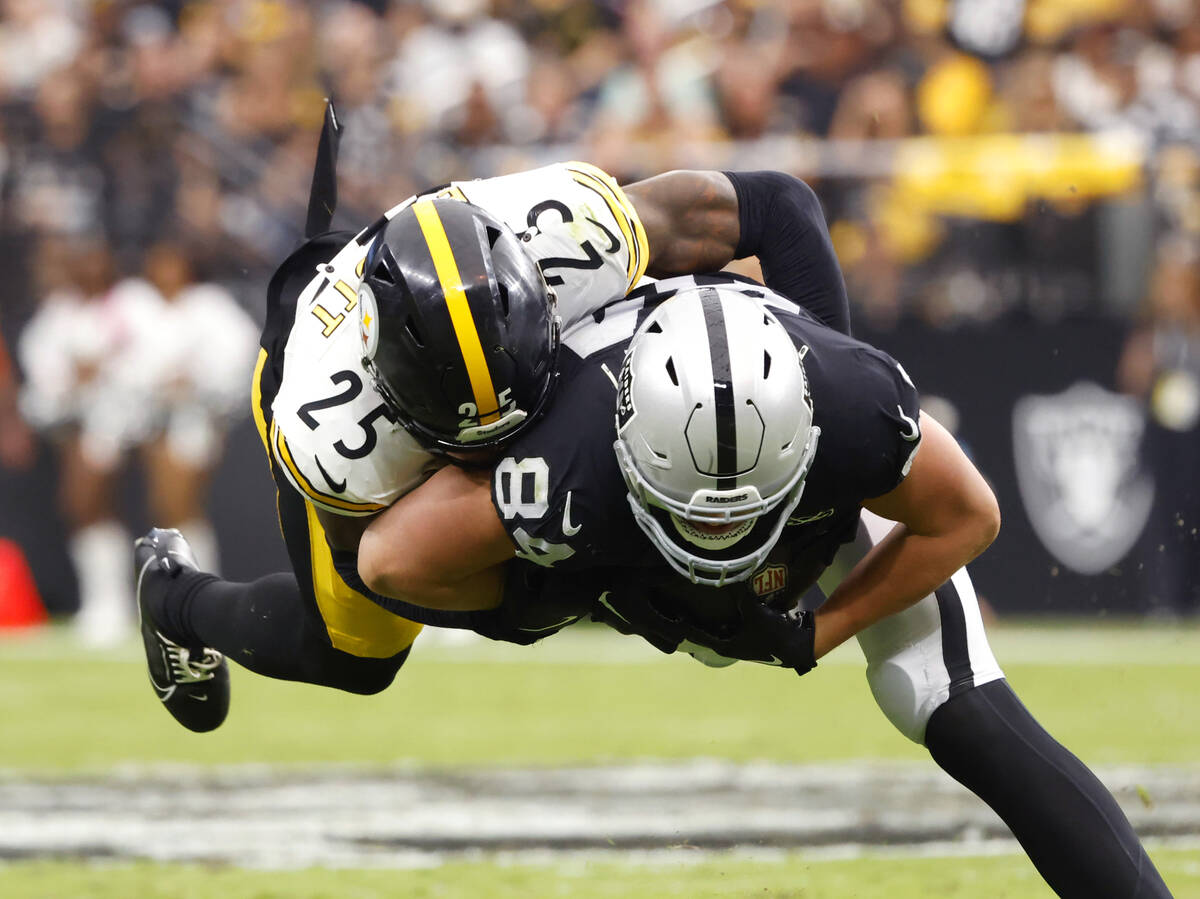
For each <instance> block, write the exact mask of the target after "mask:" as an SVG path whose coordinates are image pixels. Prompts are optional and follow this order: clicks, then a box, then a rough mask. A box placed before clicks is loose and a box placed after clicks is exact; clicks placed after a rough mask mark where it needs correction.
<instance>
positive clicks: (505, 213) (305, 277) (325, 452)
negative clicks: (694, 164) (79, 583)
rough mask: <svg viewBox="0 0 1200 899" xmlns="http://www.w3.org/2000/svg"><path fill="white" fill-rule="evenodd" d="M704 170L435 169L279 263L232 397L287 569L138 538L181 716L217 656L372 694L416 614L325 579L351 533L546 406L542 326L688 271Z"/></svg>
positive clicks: (143, 595)
mask: <svg viewBox="0 0 1200 899" xmlns="http://www.w3.org/2000/svg"><path fill="white" fill-rule="evenodd" d="M664 179H665V181H664ZM714 179H718V180H723V178H722V176H721V175H720V173H715V172H706V173H703V172H702V173H675V174H674V175H667V176H660V177H659V178H658V179H651V180H650V181H647V182H641V183H640V184H638V185H632V186H631V187H629V188H627V189H626V190H622V189H621V188H620V187H618V185H617V184H616V182H615V181H614V180H613V179H612V178H611V177H610V176H608V175H607V174H606V173H604V172H602V171H601V170H599V169H597V168H595V167H594V166H591V165H589V164H586V163H579V162H568V163H562V164H557V165H551V166H547V167H544V168H540V169H536V170H533V171H529V172H523V173H519V174H515V175H508V176H503V177H499V178H493V179H486V180H481V181H470V182H461V183H453V184H450V185H447V186H445V187H442V188H438V189H433V190H431V191H429V192H427V193H425V194H422V195H420V196H418V197H414V198H411V199H409V200H406V201H405V202H403V203H400V204H399V205H397V206H395V207H393V208H392V209H391V210H389V211H388V212H387V213H386V214H385V215H384V216H382V217H381V218H380V219H379V220H377V221H376V222H374V223H372V224H371V225H370V226H368V227H367V228H364V229H363V230H361V231H360V232H358V233H357V234H355V233H350V232H324V233H320V234H317V235H316V236H314V237H312V238H311V239H310V240H309V241H308V242H307V243H305V244H304V245H303V246H301V247H300V248H299V249H298V250H296V251H295V252H294V253H293V254H292V255H291V256H290V257H289V258H288V259H287V260H285V262H284V263H283V264H282V265H281V266H280V268H279V269H278V270H277V272H276V273H275V275H274V276H273V278H272V280H271V283H270V285H269V286H268V291H267V294H268V297H267V302H268V311H267V319H266V323H265V326H264V330H263V335H262V352H261V353H260V356H259V362H258V367H257V370H256V373H255V376H254V381H253V396H252V404H253V411H254V415H255V419H256V422H257V425H258V429H259V432H260V435H261V437H262V440H263V443H264V447H265V448H266V450H267V454H268V458H269V459H270V463H271V468H272V472H273V475H274V477H275V480H276V483H277V485H278V487H279V496H278V509H279V517H280V523H281V528H282V531H283V534H284V537H285V541H286V543H287V548H288V552H289V557H290V559H291V562H292V567H293V571H292V573H290V574H280V575H272V576H269V577H267V578H264V579H261V580H260V581H257V582H255V583H253V584H248V585H247V584H231V583H227V582H224V581H220V580H218V579H216V578H214V577H212V576H211V575H206V574H200V573H195V574H192V573H191V570H192V569H194V568H195V567H196V565H195V560H194V559H193V558H192V557H191V555H190V553H189V551H188V547H187V544H186V542H185V541H184V540H183V539H182V538H181V537H180V536H179V535H177V534H175V533H173V532H167V531H155V532H152V533H151V534H150V535H148V536H147V537H146V538H143V539H142V540H141V541H139V542H138V546H137V548H136V549H135V566H136V570H137V574H138V584H137V592H138V601H139V609H140V612H141V616H142V617H141V621H142V634H143V639H144V643H145V648H146V653H147V661H148V664H149V667H150V675H151V681H152V683H153V685H154V687H155V690H156V692H157V694H158V695H159V697H160V698H161V699H162V700H163V702H164V704H165V705H166V706H167V708H168V710H169V711H170V712H171V713H172V715H174V716H175V717H176V719H177V720H179V721H180V722H181V723H182V724H184V725H185V726H186V727H188V728H190V729H192V730H196V731H204V730H211V729H212V728H215V727H217V726H219V725H220V723H221V721H223V720H224V718H225V715H226V712H227V708H228V700H229V687H228V669H227V666H226V663H225V658H224V656H225V655H230V656H231V657H233V658H235V659H236V660H237V661H239V662H241V663H242V664H243V665H244V666H245V667H248V668H250V669H251V670H253V671H256V672H258V673H261V674H265V675H268V676H273V677H279V678H284V679H289V680H300V681H306V682H310V683H316V684H322V685H327V686H333V687H336V688H340V689H344V690H348V691H352V692H357V693H374V692H378V691H379V690H382V689H384V688H386V687H387V686H388V685H389V684H390V683H391V681H392V680H393V678H394V677H395V675H396V672H397V671H398V670H399V668H400V666H401V665H402V664H403V663H404V661H405V659H406V658H407V655H408V652H409V648H410V647H411V645H412V642H413V640H414V639H415V638H416V636H417V634H418V633H419V631H420V629H421V625H420V624H416V623H414V622H412V621H410V620H408V619H406V618H404V617H401V616H398V615H396V614H394V613H392V612H390V611H388V610H386V609H384V608H382V607H381V606H380V605H378V604H377V603H376V602H375V601H374V600H373V599H372V598H370V597H369V596H368V595H365V594H364V592H363V591H362V590H361V589H356V587H355V586H351V585H350V584H348V583H347V577H349V580H350V581H351V583H355V584H356V585H357V584H358V583H361V582H358V581H357V551H358V547H359V540H360V536H361V534H362V532H363V530H364V529H365V528H366V527H367V526H368V525H369V523H370V521H371V520H372V519H373V517H374V516H376V515H377V514H378V513H379V512H381V511H382V510H384V509H386V508H387V507H388V505H389V504H390V503H392V502H393V501H394V500H395V499H396V498H397V497H400V496H402V495H403V494H404V493H406V492H407V491H409V490H411V489H412V488H414V487H415V486H417V485H419V484H420V483H421V482H422V481H423V480H425V479H426V478H427V477H429V476H430V475H431V474H432V473H433V472H435V471H436V470H437V469H438V468H439V467H441V466H442V465H444V464H445V463H446V461H447V460H448V459H449V458H450V457H451V456H455V457H457V458H458V459H460V460H462V459H466V460H468V461H469V460H470V459H471V458H478V457H479V456H480V455H481V454H483V455H484V457H485V458H486V454H487V453H488V452H489V451H490V449H491V448H493V447H495V446H497V445H499V444H502V443H503V442H505V441H508V440H511V439H513V438H514V437H515V436H516V435H518V434H520V433H521V432H522V431H523V430H524V429H525V428H527V427H528V426H529V425H530V424H531V423H533V422H534V421H535V420H536V418H537V416H538V414H539V412H540V411H541V410H542V409H543V408H544V407H545V406H546V405H547V404H548V403H550V402H552V400H553V389H554V384H555V380H556V377H557V371H556V366H555V357H556V354H557V349H558V339H559V333H560V330H561V328H563V327H564V326H570V325H572V324H575V323H577V322H579V321H581V320H584V319H586V318H587V317H588V316H589V315H592V314H597V315H598V314H599V311H598V310H600V309H601V308H602V307H603V306H604V304H605V303H607V302H609V301H610V300H612V299H614V298H619V297H621V296H623V295H624V294H625V293H626V292H627V291H629V289H630V288H632V287H633V286H634V285H635V284H636V283H637V282H638V281H639V279H641V277H642V276H643V274H645V273H649V274H651V275H655V276H663V275H670V274H675V273H677V272H679V271H687V270H690V267H691V266H692V265H693V264H695V261H696V260H697V259H699V258H702V256H701V252H702V251H703V250H704V249H705V248H706V247H707V246H708V244H709V243H710V242H711V241H712V233H711V228H710V227H709V224H710V223H709V221H708V219H707V210H706V202H707V200H706V198H707V197H708V195H709V194H710V193H711V190H712V187H713V185H714V183H715V181H714ZM315 183H316V179H314V184H315ZM311 208H312V207H311V206H310V212H311ZM310 219H311V216H310ZM733 227H735V228H736V222H734V223H733ZM822 228H823V225H822ZM310 230H311V228H310ZM822 233H823V232H822ZM729 239H730V236H729V235H725V242H728V241H729ZM732 239H733V240H734V242H735V243H736V235H733V237H732ZM831 255H832V254H830V256H831ZM176 563H179V564H176ZM182 569H187V570H188V576H186V577H182V576H180V575H181V574H183V571H182ZM164 574H167V575H170V577H163V575H164ZM462 586H464V587H466V585H462ZM457 589H458V588H457V587H456V588H455V590H457ZM450 592H455V591H450ZM466 593H467V594H469V593H471V590H470V589H469V588H468V589H466ZM447 601H448V602H449V603H451V604H452V603H453V601H452V599H449V598H448V599H447ZM196 614H199V615H200V617H201V618H204V619H205V620H204V621H203V622H198V621H196V620H195V615H196ZM433 623H437V622H433ZM199 697H203V701H202V702H198V701H192V699H193V698H199Z"/></svg>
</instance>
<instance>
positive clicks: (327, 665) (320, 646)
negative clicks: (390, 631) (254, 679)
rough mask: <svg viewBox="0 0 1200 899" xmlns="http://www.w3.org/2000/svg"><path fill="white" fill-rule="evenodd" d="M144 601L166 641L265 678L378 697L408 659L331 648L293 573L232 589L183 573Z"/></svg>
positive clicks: (399, 655) (213, 579) (208, 578)
mask: <svg viewBox="0 0 1200 899" xmlns="http://www.w3.org/2000/svg"><path fill="white" fill-rule="evenodd" d="M152 587H159V585H156V584H148V585H147V588H152ZM147 599H148V606H149V611H150V616H151V618H152V620H154V621H155V622H156V623H157V624H158V625H159V627H160V628H161V629H162V631H163V633H164V634H165V635H166V636H168V637H170V638H171V639H173V640H175V641H176V642H178V643H181V644H183V645H184V646H210V647H212V648H213V649H216V650H218V651H219V652H222V653H224V654H225V656H226V657H227V658H229V659H231V660H233V661H235V662H237V663H238V664H239V665H241V666H243V667H244V668H248V669H250V670H251V671H254V672H255V673H257V674H262V675H265V676H267V677H274V678H279V679H281V680H291V681H301V682H303V683H309V684H318V685H321V686H326V687H335V688H337V689H339V690H346V691H348V692H351V693H378V692H379V691H380V690H383V689H385V688H386V687H387V686H388V685H389V684H391V682H392V680H393V679H394V678H395V676H396V672H397V671H399V670H400V666H401V665H403V664H404V660H405V659H406V658H407V657H408V650H407V649H405V650H403V651H402V652H400V653H397V654H396V655H394V656H391V657H390V658H386V659H371V658H362V657H359V656H353V655H350V654H349V653H346V652H342V651H341V650H339V649H335V648H334V647H333V646H331V645H330V643H329V637H328V634H327V633H326V631H325V626H324V622H322V621H321V620H320V618H319V617H318V616H317V615H316V614H315V613H313V612H310V611H309V607H308V606H307V604H306V603H305V600H304V597H303V595H302V594H301V592H300V585H299V583H298V582H297V581H296V578H295V576H294V575H292V574H272V575H268V576H266V577H264V578H260V579H259V580H257V581H252V582H251V583H248V584H237V583H232V582H230V581H223V580H220V579H219V578H216V577H214V576H213V575H211V574H204V573H201V572H186V571H185V572H181V573H180V574H178V575H177V576H176V577H174V578H171V579H170V580H169V581H164V583H163V584H162V587H161V588H160V589H151V591H150V592H149V593H148V594H147Z"/></svg>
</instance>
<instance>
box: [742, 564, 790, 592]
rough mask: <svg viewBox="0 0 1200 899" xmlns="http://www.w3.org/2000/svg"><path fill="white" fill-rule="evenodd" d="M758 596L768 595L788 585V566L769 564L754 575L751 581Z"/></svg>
mask: <svg viewBox="0 0 1200 899" xmlns="http://www.w3.org/2000/svg"><path fill="white" fill-rule="evenodd" d="M750 584H751V586H752V587H753V588H754V592H755V594H756V595H758V596H766V595H767V594H769V593H774V592H775V591H776V590H782V589H783V588H784V587H786V586H787V568H786V566H783V565H768V566H767V567H766V568H764V569H762V570H761V571H759V572H758V574H756V575H754V580H753V581H751V582H750Z"/></svg>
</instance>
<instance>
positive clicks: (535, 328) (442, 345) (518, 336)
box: [358, 198, 559, 450]
mask: <svg viewBox="0 0 1200 899" xmlns="http://www.w3.org/2000/svg"><path fill="white" fill-rule="evenodd" d="M358 293H359V310H360V313H359V325H360V331H361V334H362V340H363V366H364V368H366V370H367V372H368V373H369V374H370V376H371V378H372V380H373V381H374V384H375V389H376V390H377V391H378V392H379V394H380V395H381V396H382V397H383V400H384V402H385V403H386V404H387V406H388V408H389V409H390V410H391V411H392V413H393V414H394V415H395V416H396V417H397V419H398V420H399V422H400V424H402V425H403V426H404V427H405V428H406V429H407V430H408V431H409V432H410V433H411V434H413V436H414V437H416V438H417V439H418V440H420V441H422V442H423V443H424V444H425V445H427V446H429V447H431V448H439V449H442V450H461V449H474V448H478V447H486V446H493V445H495V444H497V443H500V442H502V441H505V440H508V439H510V438H512V437H513V436H514V435H515V434H517V433H518V432H519V431H521V430H522V429H523V428H525V427H527V426H528V425H529V424H530V423H531V422H532V421H533V420H534V419H535V418H536V417H537V415H538V414H539V413H540V412H541V410H542V408H543V407H544V406H545V404H546V401H547V400H548V399H549V397H550V393H551V390H552V389H553V386H554V382H555V379H556V369H555V359H556V357H557V355H558V341H559V322H558V315H557V308H556V302H555V297H554V294H553V292H552V291H551V290H550V288H549V287H548V286H547V285H546V281H545V279H544V278H543V277H542V273H541V270H540V269H539V268H538V266H537V264H536V263H535V262H534V261H533V260H532V259H531V258H530V257H529V255H528V254H527V253H525V251H524V250H523V249H522V248H521V244H520V241H519V240H518V239H517V236H516V235H515V234H514V233H513V232H512V231H511V230H510V229H509V228H508V227H507V226H506V225H504V224H503V223H502V222H500V221H499V220H498V219H496V218H495V217H494V216H492V215H491V214H489V213H488V212H486V211H485V210H483V209H481V208H480V207H478V206H474V205H472V204H470V203H464V202H461V201H459V200H451V199H431V198H422V199H419V200H417V201H416V202H414V203H413V204H412V205H410V206H408V207H406V208H405V209H403V210H401V211H400V212H399V213H398V214H397V215H396V216H395V217H393V218H392V219H391V220H390V221H389V222H388V223H387V224H386V225H385V226H384V227H383V228H382V229H381V230H380V232H379V233H378V234H377V235H376V236H375V238H374V240H373V241H372V243H371V247H370V249H369V250H368V252H367V257H366V262H365V265H364V268H363V279H362V284H361V286H360V287H359V291H358Z"/></svg>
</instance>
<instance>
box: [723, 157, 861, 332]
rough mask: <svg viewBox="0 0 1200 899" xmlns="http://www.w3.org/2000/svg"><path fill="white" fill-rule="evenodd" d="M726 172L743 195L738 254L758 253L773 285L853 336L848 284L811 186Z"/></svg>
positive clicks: (768, 175)
mask: <svg viewBox="0 0 1200 899" xmlns="http://www.w3.org/2000/svg"><path fill="white" fill-rule="evenodd" d="M724 174H725V177H727V178H728V179H729V180H730V182H731V183H732V184H733V189H734V191H735V192H736V193H737V198H738V225H739V227H740V229H741V232H740V237H739V239H738V246H737V249H736V250H735V251H734V257H735V258H737V259H743V258H745V257H747V256H757V257H758V260H759V262H760V263H761V264H762V270H763V278H764V280H765V281H766V283H767V286H768V287H770V288H771V289H772V290H775V291H777V292H779V293H781V294H783V295H784V296H786V297H787V298H788V299H790V300H792V301H793V302H795V303H797V304H798V305H799V306H801V307H802V308H803V309H805V310H807V311H808V312H810V313H812V314H813V315H814V316H816V318H817V319H818V320H819V321H821V322H822V323H823V324H826V325H828V326H829V327H831V328H834V329H836V330H838V331H841V332H842V333H843V334H849V333H850V303H849V300H848V299H847V296H846V283H845V281H844V280H843V279H842V269H841V266H840V265H839V264H838V260H837V256H836V255H835V254H834V252H833V242H832V241H831V240H830V239H829V229H828V228H827V227H826V225H825V216H824V213H822V211H821V203H820V201H819V200H818V199H817V195H816V194H815V193H813V190H812V188H811V187H809V186H808V185H807V184H805V183H804V182H803V181H801V180H800V179H799V178H795V177H793V176H791V175H785V174H783V173H782V172H725V173H724Z"/></svg>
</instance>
